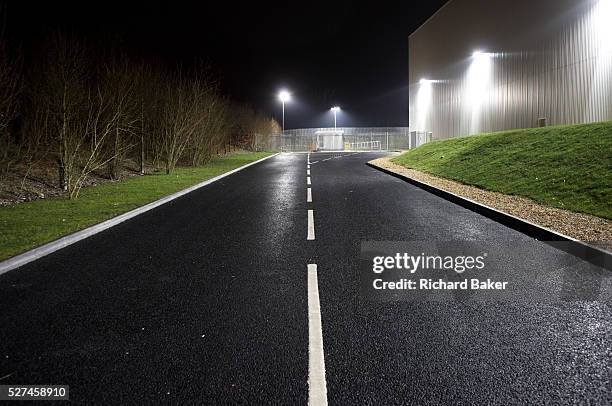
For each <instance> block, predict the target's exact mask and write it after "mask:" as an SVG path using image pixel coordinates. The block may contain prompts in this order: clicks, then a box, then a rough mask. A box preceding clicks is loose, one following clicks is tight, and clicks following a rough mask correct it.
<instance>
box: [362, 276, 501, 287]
mask: <svg viewBox="0 0 612 406" xmlns="http://www.w3.org/2000/svg"><path fill="white" fill-rule="evenodd" d="M373 286H374V289H376V290H386V289H389V290H468V289H472V290H495V289H499V290H505V289H506V288H507V286H508V282H500V281H492V280H491V279H487V280H480V279H476V278H472V279H464V280H462V281H445V280H443V279H438V280H433V279H423V278H421V279H418V281H416V280H413V279H400V280H398V281H391V282H388V281H383V280H382V279H374V282H373Z"/></svg>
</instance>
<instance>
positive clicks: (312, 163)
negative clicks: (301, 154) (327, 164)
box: [310, 161, 319, 165]
mask: <svg viewBox="0 0 612 406" xmlns="http://www.w3.org/2000/svg"><path fill="white" fill-rule="evenodd" d="M317 162H319V161H314V162H311V163H310V165H314V164H316V163H317Z"/></svg>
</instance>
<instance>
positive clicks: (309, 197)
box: [306, 188, 312, 203]
mask: <svg viewBox="0 0 612 406" xmlns="http://www.w3.org/2000/svg"><path fill="white" fill-rule="evenodd" d="M306 192H307V193H306V203H312V190H311V189H310V188H308V190H307V191H306Z"/></svg>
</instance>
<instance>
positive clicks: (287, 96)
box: [278, 90, 291, 132]
mask: <svg viewBox="0 0 612 406" xmlns="http://www.w3.org/2000/svg"><path fill="white" fill-rule="evenodd" d="M278 100H280V102H281V103H282V104H283V132H284V131H285V103H287V102H288V101H291V93H289V92H288V91H286V90H281V91H280V92H279V93H278Z"/></svg>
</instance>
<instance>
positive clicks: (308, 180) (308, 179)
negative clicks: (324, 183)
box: [306, 176, 310, 185]
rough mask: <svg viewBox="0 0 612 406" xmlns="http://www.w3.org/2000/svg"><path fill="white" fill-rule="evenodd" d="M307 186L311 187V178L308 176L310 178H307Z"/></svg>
mask: <svg viewBox="0 0 612 406" xmlns="http://www.w3.org/2000/svg"><path fill="white" fill-rule="evenodd" d="M306 184H307V185H310V176H308V177H307V178H306Z"/></svg>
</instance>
